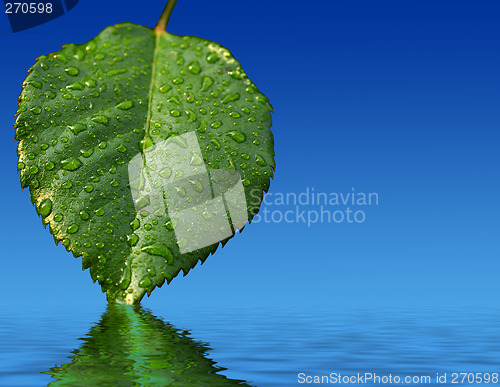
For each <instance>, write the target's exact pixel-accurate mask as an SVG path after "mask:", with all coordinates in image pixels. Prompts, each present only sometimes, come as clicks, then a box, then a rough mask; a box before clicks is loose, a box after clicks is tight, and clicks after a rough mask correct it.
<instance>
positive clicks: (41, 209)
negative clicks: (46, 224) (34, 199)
mask: <svg viewBox="0 0 500 387" xmlns="http://www.w3.org/2000/svg"><path fill="white" fill-rule="evenodd" d="M51 212H52V201H51V200H50V199H44V200H42V202H41V203H40V205H39V206H38V213H39V214H40V215H41V216H42V218H45V217H46V216H48V215H50V213H51Z"/></svg>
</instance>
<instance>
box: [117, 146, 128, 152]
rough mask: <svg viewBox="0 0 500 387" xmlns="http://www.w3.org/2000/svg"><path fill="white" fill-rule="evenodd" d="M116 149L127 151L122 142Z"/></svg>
mask: <svg viewBox="0 0 500 387" xmlns="http://www.w3.org/2000/svg"><path fill="white" fill-rule="evenodd" d="M116 150H117V151H118V152H120V153H124V152H126V151H127V148H126V147H125V146H124V145H123V144H120V146H118V148H116Z"/></svg>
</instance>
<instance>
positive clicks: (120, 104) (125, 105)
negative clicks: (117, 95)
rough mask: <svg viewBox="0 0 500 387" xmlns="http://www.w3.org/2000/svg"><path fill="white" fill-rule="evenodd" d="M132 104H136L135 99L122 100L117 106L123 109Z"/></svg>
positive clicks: (128, 107)
mask: <svg viewBox="0 0 500 387" xmlns="http://www.w3.org/2000/svg"><path fill="white" fill-rule="evenodd" d="M132 106H134V101H130V100H127V101H123V102H120V103H119V104H118V105H116V107H117V108H118V109H121V110H128V109H130V108H131V107H132Z"/></svg>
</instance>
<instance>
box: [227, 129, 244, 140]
mask: <svg viewBox="0 0 500 387" xmlns="http://www.w3.org/2000/svg"><path fill="white" fill-rule="evenodd" d="M226 135H227V136H229V137H231V138H232V139H233V140H234V141H236V142H237V143H242V142H243V141H245V140H246V138H247V136H245V134H244V133H242V132H240V131H239V130H230V131H229V132H227V133H226Z"/></svg>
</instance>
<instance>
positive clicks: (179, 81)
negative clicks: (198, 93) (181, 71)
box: [172, 77, 184, 85]
mask: <svg viewBox="0 0 500 387" xmlns="http://www.w3.org/2000/svg"><path fill="white" fill-rule="evenodd" d="M172 83H173V84H174V85H180V84H182V83H184V78H182V77H175V78H174V79H172Z"/></svg>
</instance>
